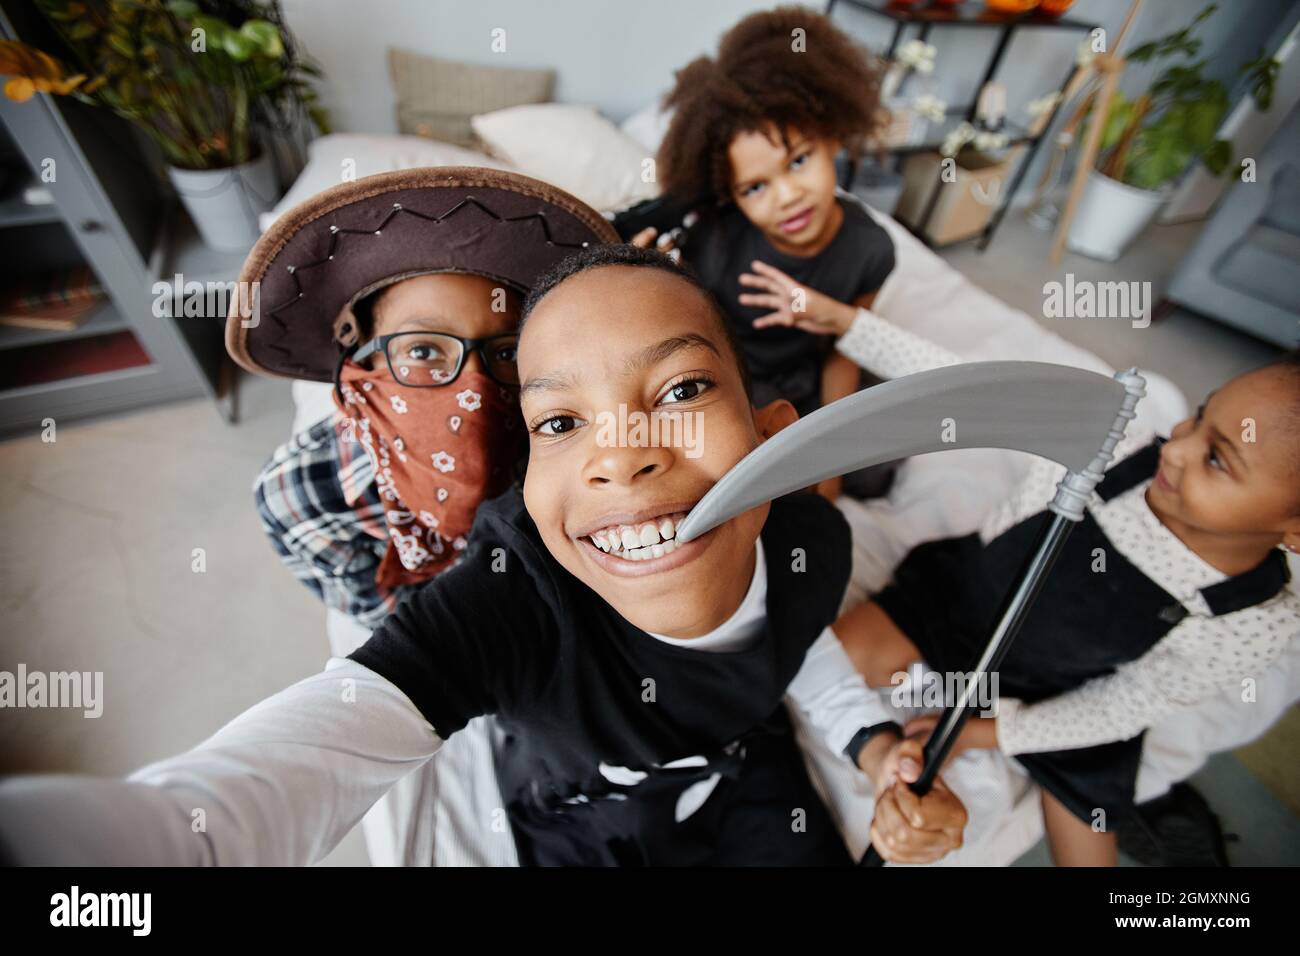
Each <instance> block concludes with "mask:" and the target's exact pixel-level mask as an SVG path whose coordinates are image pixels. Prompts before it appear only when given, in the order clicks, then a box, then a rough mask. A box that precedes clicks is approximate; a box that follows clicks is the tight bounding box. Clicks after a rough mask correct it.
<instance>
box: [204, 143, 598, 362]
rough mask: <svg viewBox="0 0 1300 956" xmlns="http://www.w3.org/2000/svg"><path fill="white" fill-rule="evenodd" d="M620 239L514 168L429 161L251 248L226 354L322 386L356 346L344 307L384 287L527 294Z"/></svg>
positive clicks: (311, 213) (319, 204)
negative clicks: (503, 289) (403, 284)
mask: <svg viewBox="0 0 1300 956" xmlns="http://www.w3.org/2000/svg"><path fill="white" fill-rule="evenodd" d="M618 241H619V239H618V234H617V233H616V232H615V231H614V228H613V227H612V226H611V225H610V224H609V223H608V222H607V221H606V220H605V218H604V217H603V216H601V215H600V213H598V212H596V211H595V210H594V209H592V208H590V207H589V206H587V205H586V204H585V203H583V202H582V201H581V200H579V199H576V198H574V197H573V196H571V195H569V194H568V193H566V192H564V191H563V190H561V189H557V188H556V187H554V186H551V185H549V184H547V183H544V182H541V181H539V180H536V179H531V178H529V177H527V176H521V175H519V174H517V173H510V172H505V171H503V170H496V169H480V168H476V167H473V166H435V167H427V168H422V169H406V170H399V171H397V172H391V173H381V174H379V175H377V176H367V177H365V178H364V179H358V180H356V181H355V182H350V183H344V184H342V185H339V186H335V187H333V188H331V189H327V190H325V191H324V192H321V193H318V194H317V195H315V196H313V197H312V198H311V199H309V200H308V201H307V202H304V203H302V204H300V205H298V206H295V207H294V208H293V209H291V210H289V211H288V212H286V213H285V214H284V215H282V216H281V217H280V218H279V219H277V220H276V221H275V224H274V225H273V226H272V227H271V228H270V229H269V230H267V232H266V233H265V234H263V236H262V237H261V239H259V240H258V242H257V244H256V245H255V246H253V249H252V251H251V252H250V253H249V254H248V259H247V260H245V262H244V267H243V269H242V270H241V272H240V275H239V286H238V288H239V290H240V294H238V295H235V296H234V297H233V302H232V303H231V307H230V311H229V314H228V316H227V318H226V349H227V350H228V351H229V352H230V355H231V357H232V358H234V360H235V361H236V362H237V363H239V365H241V366H242V367H244V368H246V369H248V370H249V371H252V372H259V373H261V374H263V375H275V376H281V377H288V378H302V379H310V380H313V381H318V382H328V381H331V380H332V378H333V373H334V368H335V366H336V365H337V363H338V361H339V356H340V354H341V353H342V351H343V350H344V349H346V348H348V347H350V346H354V345H357V344H359V341H358V339H359V334H360V330H359V328H358V324H357V319H356V316H355V315H354V313H353V307H354V306H355V305H356V304H357V303H358V302H359V301H360V300H362V299H364V298H365V297H367V296H369V295H370V294H371V293H373V292H375V291H377V290H378V289H381V288H383V287H384V286H387V285H391V284H392V283H394V282H398V281H400V280H402V279H405V278H409V277H411V276H417V275H427V274H429V273H435V272H462V273H471V274H474V275H481V276H485V277H487V278H489V279H492V280H495V281H498V282H501V283H502V284H503V285H505V286H508V287H510V288H512V289H514V290H515V291H517V292H520V293H525V292H527V291H528V289H529V288H531V287H532V285H533V283H534V282H535V281H536V280H537V278H538V277H539V276H541V275H542V273H544V272H545V271H546V270H547V269H549V268H550V267H551V266H553V265H554V264H555V263H557V262H559V261H560V260H561V259H563V258H564V257H565V256H567V255H569V254H571V253H573V252H575V251H577V250H579V249H582V248H585V247H586V246H588V245H591V244H592V243H603V242H618ZM245 290H247V291H245Z"/></svg>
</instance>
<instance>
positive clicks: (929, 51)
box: [898, 40, 938, 73]
mask: <svg viewBox="0 0 1300 956" xmlns="http://www.w3.org/2000/svg"><path fill="white" fill-rule="evenodd" d="M937 52H938V51H937V50H936V49H935V48H934V46H932V45H931V44H929V43H924V42H922V41H920V40H908V41H907V42H906V43H904V44H903V45H902V46H901V47H899V49H898V62H899V63H902V64H905V65H906V66H910V67H911V68H912V69H914V70H916V71H917V72H918V73H933V72H934V56H935V54H936V53H937Z"/></svg>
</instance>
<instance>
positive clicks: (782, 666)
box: [493, 495, 853, 866]
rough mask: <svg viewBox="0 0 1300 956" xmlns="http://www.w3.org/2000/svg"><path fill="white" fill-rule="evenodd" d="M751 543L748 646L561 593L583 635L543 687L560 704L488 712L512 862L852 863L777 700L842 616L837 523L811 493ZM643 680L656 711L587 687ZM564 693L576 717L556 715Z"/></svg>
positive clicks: (844, 552)
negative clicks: (652, 686) (757, 576)
mask: <svg viewBox="0 0 1300 956" xmlns="http://www.w3.org/2000/svg"><path fill="white" fill-rule="evenodd" d="M762 538H763V546H764V554H765V560H766V564H765V566H766V573H767V596H766V604H767V607H766V613H765V615H764V617H763V622H762V626H761V630H760V632H759V634H758V635H757V636H756V639H755V641H754V643H753V644H752V645H751V646H749V647H748V648H746V649H744V650H740V651H731V652H725V653H718V654H712V653H707V652H700V651H691V650H688V649H684V648H670V647H667V646H666V645H663V644H660V643H659V642H657V641H656V640H655V638H653V637H651V636H650V635H648V634H646V633H645V632H644V631H641V630H639V629H637V628H636V627H634V626H633V625H632V624H631V623H629V622H628V621H626V620H625V619H624V618H622V617H621V616H620V615H619V614H618V613H617V612H616V611H615V610H614V609H613V608H612V607H610V606H609V605H608V604H606V603H605V602H604V601H602V600H600V598H599V597H598V596H597V595H595V594H594V592H591V591H590V590H589V589H587V588H586V587H585V586H583V587H575V588H574V589H573V590H572V592H571V594H570V596H569V598H568V604H569V611H568V612H567V613H568V614H569V615H570V620H572V621H574V622H580V626H579V627H576V628H574V629H573V633H572V635H571V640H570V641H569V643H567V644H562V645H561V648H560V652H559V657H560V658H561V662H560V664H559V665H558V666H557V670H558V671H559V672H560V673H562V674H563V675H564V676H563V677H562V678H559V679H552V680H551V681H550V685H549V687H548V693H551V694H554V695H556V697H563V698H565V700H564V701H560V700H552V699H551V698H549V697H548V698H544V699H542V700H541V701H540V702H534V703H530V705H529V706H528V707H527V708H524V709H521V710H514V709H511V708H505V709H502V710H501V711H500V712H499V713H498V715H497V724H498V726H499V727H500V728H501V730H502V731H503V734H502V735H501V736H500V738H499V739H498V740H497V741H495V742H494V748H493V757H494V764H495V768H496V775H497V782H498V785H499V786H500V788H501V793H502V797H503V799H504V808H505V811H506V816H507V818H508V819H509V821H510V825H511V828H512V830H513V833H514V836H515V843H516V846H517V847H518V850H519V859H520V862H521V863H522V864H523V865H542V866H555V865H579V866H697V865H733V866H734V865H764V864H779V865H787V866H789V865H844V866H849V865H852V863H853V860H852V858H851V857H850V856H849V853H848V850H847V848H846V847H845V845H844V840H843V838H842V836H841V835H840V833H839V830H838V829H837V828H836V826H835V824H834V821H833V820H832V818H831V816H830V813H829V811H828V810H827V809H826V807H825V805H824V804H823V803H822V801H821V799H820V797H818V795H817V793H816V791H815V789H814V788H813V784H812V782H811V780H810V779H809V777H808V773H807V770H806V769H805V767H804V764H803V758H802V753H801V751H800V750H799V747H798V744H797V743H796V741H795V738H794V731H793V727H792V725H791V722H790V718H789V715H788V714H787V712H786V710H785V706H784V703H783V700H784V698H785V694H786V690H787V689H788V687H789V684H790V682H791V681H792V680H793V679H794V677H795V675H796V674H797V673H798V672H799V670H800V668H801V667H802V666H803V662H804V658H805V656H806V654H807V651H808V648H809V647H811V646H812V644H813V643H814V642H815V641H816V639H817V638H818V637H819V636H820V635H821V633H822V631H823V630H824V629H825V627H827V626H828V625H829V624H831V623H832V622H834V620H835V618H836V616H837V615H838V613H839V607H840V603H841V600H842V598H843V594H844V589H845V587H846V586H847V582H848V578H849V571H850V556H849V552H850V545H851V539H850V534H849V528H848V523H847V522H846V521H845V520H844V517H843V515H841V514H840V512H839V511H838V510H836V509H835V508H834V506H832V505H830V504H829V503H827V502H825V501H824V500H822V499H821V498H818V497H817V496H815V495H791V496H788V497H786V498H783V499H780V500H778V501H776V502H773V504H772V508H771V511H770V512H769V515H768V520H767V523H766V524H765V526H764V528H763V531H762ZM795 549H803V550H805V551H806V552H807V555H806V557H807V564H806V566H805V565H803V564H800V565H798V566H797V567H796V566H795V564H794V563H793V562H792V560H791V555H792V554H793V553H794V551H795ZM620 665H626V667H627V669H626V670H622V669H620ZM646 676H654V677H655V679H656V681H657V683H658V685H659V690H660V694H659V698H658V700H657V701H656V702H655V703H654V704H646V703H643V702H642V701H641V699H640V696H639V694H632V695H622V696H620V697H618V698H617V699H618V700H620V701H622V702H623V706H624V707H625V710H624V711H622V712H620V711H617V710H605V709H602V705H601V704H600V702H601V701H603V700H605V698H604V697H600V696H598V695H597V693H596V690H595V688H596V687H597V685H601V686H632V687H638V686H639V685H640V681H641V679H642V678H643V677H646ZM588 685H590V687H591V688H592V689H591V690H584V688H587V687H588ZM570 700H571V701H576V702H577V704H578V706H577V707H576V708H575V709H572V711H570V710H568V709H565V708H563V707H562V706H561V705H562V704H564V703H566V702H568V701H570ZM684 761H688V763H685V764H683V762H684ZM714 776H717V778H718V779H717V781H716V784H715V785H714V788H713V790H712V791H711V792H710V794H709V796H708V798H707V800H705V801H704V802H703V804H702V805H699V806H698V807H697V808H696V809H695V810H694V812H693V813H689V814H685V812H684V811H685V809H686V808H685V807H683V811H682V812H680V813H679V810H678V807H679V801H681V800H682V797H683V794H684V793H685V792H686V791H687V790H689V789H690V788H691V787H693V786H696V785H700V790H699V791H697V793H701V792H703V788H704V786H705V785H706V784H707V782H708V781H709V780H710V779H711V778H713V777H714ZM679 816H681V817H682V819H681V820H679V819H678V817H679Z"/></svg>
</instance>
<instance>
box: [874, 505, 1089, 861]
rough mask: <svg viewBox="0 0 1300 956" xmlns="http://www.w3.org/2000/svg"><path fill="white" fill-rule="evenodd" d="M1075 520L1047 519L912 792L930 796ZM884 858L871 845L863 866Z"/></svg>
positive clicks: (930, 743)
mask: <svg viewBox="0 0 1300 956" xmlns="http://www.w3.org/2000/svg"><path fill="white" fill-rule="evenodd" d="M1074 524H1075V523H1074V522H1073V521H1071V520H1070V519H1069V518H1066V517H1065V516H1063V515H1059V514H1055V513H1053V514H1052V519H1051V521H1049V522H1047V523H1046V524H1045V525H1044V526H1043V529H1042V531H1040V532H1039V533H1038V541H1037V544H1036V545H1035V546H1034V549H1033V551H1032V552H1030V554H1029V556H1028V557H1027V558H1026V559H1025V563H1024V565H1023V566H1022V567H1021V569H1020V574H1019V575H1018V576H1017V578H1016V585H1015V587H1014V588H1012V590H1011V591H1009V592H1008V593H1007V596H1006V597H1005V598H1003V600H1002V607H1001V608H1000V610H999V613H998V619H997V620H998V623H997V626H996V627H995V628H994V630H993V634H992V636H991V637H990V638H989V642H988V646H987V647H986V648H985V650H984V656H983V658H982V659H981V660H980V661H979V663H978V664H977V665H976V669H975V673H974V675H973V679H972V680H971V681H969V682H968V683H967V694H966V699H965V700H963V701H958V702H957V703H956V704H955V705H954V706H952V707H949V708H948V709H947V710H945V711H944V712H943V716H942V717H941V718H940V720H939V723H938V725H937V726H936V727H935V729H934V732H933V733H932V734H931V735H930V739H929V740H928V741H927V742H926V744H925V749H924V754H925V761H924V765H923V766H922V768H921V775H920V776H919V777H918V778H917V779H916V780H915V781H914V782H912V783H910V784H908V786H909V787H910V788H911V790H912V792H913V793H915V794H917V795H918V796H925V795H926V794H927V793H929V792H930V787H931V786H932V785H933V784H934V778H935V777H937V776H938V775H939V768H940V767H942V766H943V761H944V759H945V758H946V757H947V756H948V752H949V751H950V750H952V747H953V744H955V743H956V742H957V735H958V734H959V733H961V729H962V727H963V726H964V725H965V723H966V721H967V720H969V719H970V717H971V715H972V714H974V713H975V707H974V706H972V704H971V697H972V696H973V695H974V693H975V689H976V688H978V687H980V686H982V685H983V683H984V679H985V675H987V674H990V673H993V672H995V671H996V670H997V669H998V667H999V666H1001V664H1002V659H1003V658H1004V657H1006V655H1007V651H1009V650H1010V649H1011V642H1012V641H1014V640H1015V639H1016V635H1017V634H1018V633H1019V632H1020V628H1021V625H1023V624H1024V622H1025V617H1026V616H1027V615H1028V613H1029V609H1030V608H1031V607H1032V606H1033V603H1034V600H1035V599H1036V598H1037V597H1038V592H1039V591H1041V590H1042V587H1043V584H1044V582H1045V581H1046V580H1047V575H1048V573H1049V572H1050V571H1051V570H1052V565H1053V564H1054V563H1055V562H1056V558H1057V556H1058V555H1059V554H1060V553H1061V547H1062V546H1063V545H1064V544H1065V539H1066V537H1067V536H1068V535H1069V534H1070V532H1071V531H1072V530H1073V528H1074ZM884 862H885V861H884V860H883V859H882V858H881V856H880V854H879V853H878V852H877V851H876V848H875V847H874V846H869V847H867V852H866V855H865V856H863V858H862V860H861V861H860V862H859V863H858V866H883V865H884Z"/></svg>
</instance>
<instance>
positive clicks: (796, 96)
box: [657, 7, 881, 202]
mask: <svg viewBox="0 0 1300 956" xmlns="http://www.w3.org/2000/svg"><path fill="white" fill-rule="evenodd" d="M795 30H802V31H803V33H802V34H796V33H795V32H794V31H795ZM796 38H800V39H801V40H802V49H801V50H797V49H796V42H795V41H796ZM676 79H677V83H676V86H675V87H674V88H673V90H672V92H671V93H669V94H668V97H667V99H666V100H665V101H664V106H665V108H668V107H672V108H674V109H675V111H676V112H675V113H674V115H673V119H672V122H671V124H670V125H669V128H668V133H667V135H666V136H665V137H664V140H663V143H662V145H661V146H660V147H659V156H658V160H657V162H658V166H659V171H660V181H661V183H662V184H663V187H664V189H665V191H666V192H668V193H669V194H671V195H673V196H677V197H679V198H681V199H685V200H687V201H692V202H693V201H696V200H703V201H706V202H710V201H713V202H716V201H720V200H724V199H726V198H728V197H729V196H730V194H731V164H730V161H729V160H728V157H727V149H728V147H729V146H730V145H731V141H732V140H733V139H734V138H735V137H736V136H737V135H739V134H741V133H749V132H757V131H762V130H764V129H767V128H768V127H769V125H775V126H776V128H777V129H778V130H779V131H780V134H781V136H782V138H783V139H788V131H789V130H791V129H797V130H799V131H800V132H801V133H804V134H806V135H810V136H817V137H823V138H826V139H832V140H836V141H837V142H839V143H840V144H841V145H842V146H844V147H845V148H847V149H848V150H849V151H850V152H851V153H852V154H854V155H857V154H859V153H860V152H861V150H862V147H863V143H864V141H865V140H866V139H867V138H869V137H870V135H871V134H872V133H873V132H874V131H875V130H876V129H877V127H878V126H879V125H880V123H881V115H880V74H879V71H878V69H877V68H876V66H875V64H874V63H873V61H872V59H871V58H870V55H869V54H868V53H867V52H866V51H865V50H863V49H861V48H860V47H858V46H857V45H856V44H854V42H853V40H852V39H850V37H849V36H848V35H847V34H845V33H843V32H842V31H841V30H840V29H839V28H838V27H836V26H835V25H834V24H833V23H831V21H830V20H829V19H828V18H827V17H825V16H822V15H821V14H819V13H814V12H813V11H811V10H807V9H804V8H802V7H778V8H777V9H775V10H771V11H767V12H764V13H755V14H753V15H751V16H748V17H746V18H745V19H743V20H741V21H740V22H739V23H737V24H736V25H735V26H734V27H732V28H731V29H730V30H729V31H728V32H727V33H726V35H725V36H723V38H722V40H721V42H720V43H719V44H718V55H717V57H716V58H710V57H707V56H702V57H700V58H698V59H696V60H694V61H692V62H691V63H689V64H688V65H687V66H686V67H685V68H683V69H682V70H679V71H678V72H677V77H676Z"/></svg>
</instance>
